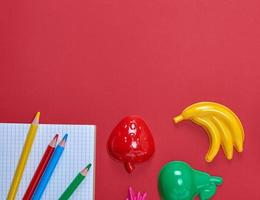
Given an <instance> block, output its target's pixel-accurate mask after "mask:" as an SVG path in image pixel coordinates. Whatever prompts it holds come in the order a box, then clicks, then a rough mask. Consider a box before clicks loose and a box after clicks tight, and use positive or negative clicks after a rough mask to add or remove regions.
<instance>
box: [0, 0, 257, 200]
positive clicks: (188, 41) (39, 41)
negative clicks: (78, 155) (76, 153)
mask: <svg viewBox="0 0 260 200" xmlns="http://www.w3.org/2000/svg"><path fill="white" fill-rule="evenodd" d="M0 23H1V28H0V69H1V71H0V87H1V91H0V121H1V122H30V121H31V120H32V118H33V116H34V114H35V112H36V111H38V110H39V111H41V112H42V116H41V122H42V123H93V124H96V125H97V163H96V164H97V165H96V190H95V193H96V195H95V196H96V199H97V200H103V199H111V200H114V199H115V200H121V199H125V195H126V191H127V187H128V185H132V186H133V187H134V188H135V189H136V190H140V191H147V192H148V194H149V199H150V200H157V199H159V196H158V192H157V175H158V173H159V170H160V168H161V167H162V166H163V165H164V164H165V163H166V162H168V161H171V160H184V161H187V162H189V163H190V164H191V165H192V166H193V167H194V168H196V169H200V170H204V171H207V172H209V173H211V174H213V175H221V176H222V177H223V178H224V184H223V185H222V186H221V187H218V189H217V194H216V196H215V198H214V199H221V200H222V199H224V200H230V199H232V200H233V199H237V200H245V199H252V200H258V199H260V189H259V188H260V182H259V178H260V170H259V164H260V145H259V144H260V137H259V129H258V125H259V111H260V109H259V102H260V92H259V86H260V73H259V66H260V59H259V51H260V1H258V0H248V1H244V0H236V1H229V0H218V1H203V0H142V1H140V0H131V1H122V0H110V1H106V0H88V1H85V0H73V1H72V0H45V1H34V0H26V1H16V2H14V1H1V3H0ZM205 100H207V101H216V102H219V103H223V104H225V105H227V106H229V107H230V108H231V109H233V110H234V111H235V112H236V113H237V114H238V116H239V117H240V118H241V120H242V122H243V125H244V128H245V134H246V141H245V151H244V153H243V154H241V155H238V154H237V153H235V156H234V159H233V160H232V161H227V160H226V159H225V158H224V156H223V153H222V152H220V153H219V154H218V157H217V158H216V159H215V161H214V162H213V163H212V164H207V163H205V161H204V155H205V153H206V151H207V148H208V138H207V136H206V135H205V133H204V131H203V130H202V128H200V127H198V126H196V125H193V124H192V123H190V122H183V123H181V124H179V125H178V126H174V125H173V123H172V121H171V119H172V117H173V116H174V115H176V114H178V113H179V112H181V110H182V109H183V108H184V107H186V106H188V105H190V104H192V103H194V102H197V101H205ZM128 114H138V115H141V116H142V117H143V118H144V119H145V121H146V122H147V123H148V125H149V126H150V128H151V130H152V132H153V136H154V139H155V143H156V153H155V155H154V157H153V158H152V159H151V160H150V161H148V162H146V163H144V164H140V165H138V166H136V170H135V171H134V173H133V174H131V175H128V174H127V173H126V172H125V170H124V168H123V165H122V164H121V163H118V162H116V161H114V160H112V159H111V158H110V157H109V156H108V154H107V151H106V142H107V139H108V136H109V134H110V132H111V130H112V129H113V127H114V126H115V125H116V124H117V122H118V121H119V120H120V119H121V118H122V117H124V116H126V115H128Z"/></svg>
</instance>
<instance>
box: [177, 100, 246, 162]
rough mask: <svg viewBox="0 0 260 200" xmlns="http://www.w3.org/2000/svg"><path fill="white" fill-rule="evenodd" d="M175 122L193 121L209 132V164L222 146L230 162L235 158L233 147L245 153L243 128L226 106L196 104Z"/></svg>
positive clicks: (208, 103) (206, 103) (207, 157)
mask: <svg viewBox="0 0 260 200" xmlns="http://www.w3.org/2000/svg"><path fill="white" fill-rule="evenodd" d="M173 120H174V122H175V123H178V122H180V121H182V120H191V121H193V122H194V123H196V124H198V125H200V126H202V127H203V128H204V129H205V130H206V131H207V133H208V136H209V139H210V147H209V150H208V152H207V154H206V157H205V160H206V161H207V162H211V161H212V160H213V159H214V158H215V156H216V155H217V153H218V151H219V148H220V146H221V147H222V149H223V151H224V153H225V156H226V158H227V159H228V160H231V159H232V157H233V146H234V147H235V149H236V150H237V151H238V152H242V151H243V144H244V129H243V126H242V124H241V122H240V120H239V118H238V117H237V116H236V114H235V113H234V112H233V111H232V110H230V109H229V108H227V107H226V106H223V105H221V104H218V103H214V102H199V103H195V104H193V105H191V106H189V107H187V108H186V109H185V110H184V111H183V112H182V113H181V114H180V115H178V116H177V117H175V118H174V119H173Z"/></svg>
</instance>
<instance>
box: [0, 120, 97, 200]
mask: <svg viewBox="0 0 260 200" xmlns="http://www.w3.org/2000/svg"><path fill="white" fill-rule="evenodd" d="M29 127H30V124H12V123H0V199H6V196H7V193H8V191H9V187H10V184H11V181H12V177H13V174H14V172H15V169H16V165H17V163H18V160H19V158H20V153H21V151H22V148H23V144H24V141H25V138H26V135H27V133H28V129H29ZM56 133H58V134H59V139H58V142H59V141H60V140H61V138H62V137H63V136H64V135H65V133H68V139H67V143H66V146H65V149H64V151H63V154H62V156H61V158H60V160H59V162H58V165H57V166H56V168H55V170H54V172H53V174H52V177H51V179H50V181H49V183H48V185H47V187H46V189H45V191H44V194H43V196H42V199H43V200H57V199H58V198H59V196H60V195H61V194H62V193H63V192H64V190H65V189H66V187H67V186H68V185H69V184H70V182H71V181H72V180H73V178H74V177H75V176H76V175H77V174H78V173H79V172H80V171H81V170H82V169H83V168H84V167H85V166H86V165H87V164H88V163H92V167H91V168H90V171H89V173H88V175H87V176H86V178H85V180H84V181H83V182H82V183H81V185H80V186H79V187H78V189H77V190H76V191H75V192H74V193H73V196H72V197H71V199H73V200H93V199H94V171H95V170H94V169H95V126H94V125H53V124H40V125H39V128H38V131H37V135H36V137H35V140H34V143H33V146H32V149H31V152H30V155H29V158H28V161H27V165H26V168H25V170H24V173H23V177H22V180H21V182H20V186H19V190H18V193H17V196H16V199H18V200H20V199H22V197H23V195H24V193H25V191H26V189H27V186H28V185H29V183H30V180H31V178H32V176H33V174H34V172H35V170H36V168H37V166H38V164H39V162H40V160H41V157H42V155H43V153H44V151H45V149H46V147H47V145H48V144H49V142H50V141H51V139H52V138H53V137H54V136H55V134H56Z"/></svg>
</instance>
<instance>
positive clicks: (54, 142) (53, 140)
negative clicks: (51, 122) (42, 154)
mask: <svg viewBox="0 0 260 200" xmlns="http://www.w3.org/2000/svg"><path fill="white" fill-rule="evenodd" d="M58 137H59V134H56V135H55V136H54V137H53V138H52V140H51V142H50V145H51V146H52V147H55V146H56V144H57V140H58Z"/></svg>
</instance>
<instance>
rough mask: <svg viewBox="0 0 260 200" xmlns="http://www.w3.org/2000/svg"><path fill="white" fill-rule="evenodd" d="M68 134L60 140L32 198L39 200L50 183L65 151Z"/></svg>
mask: <svg viewBox="0 0 260 200" xmlns="http://www.w3.org/2000/svg"><path fill="white" fill-rule="evenodd" d="M67 137H68V134H66V135H65V136H64V137H63V138H62V140H61V141H60V143H59V145H58V146H57V147H56V148H55V150H54V153H53V155H52V157H51V159H50V161H49V163H48V165H47V167H46V169H45V170H44V172H43V175H42V177H41V179H40V181H39V184H38V186H37V188H36V190H35V192H34V194H33V197H32V200H39V199H41V197H42V195H43V192H44V190H45V188H46V187H47V185H48V182H49V180H50V178H51V176H52V173H53V171H54V169H55V168H56V166H57V164H58V161H59V159H60V157H61V155H62V153H63V150H64V147H65V144H66V141H67Z"/></svg>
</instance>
